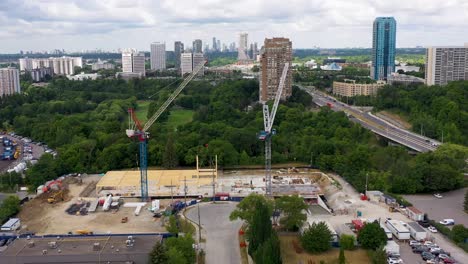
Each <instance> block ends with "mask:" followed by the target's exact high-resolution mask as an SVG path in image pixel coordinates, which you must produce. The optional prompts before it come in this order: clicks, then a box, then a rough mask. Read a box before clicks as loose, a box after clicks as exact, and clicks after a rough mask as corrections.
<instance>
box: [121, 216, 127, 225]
mask: <svg viewBox="0 0 468 264" xmlns="http://www.w3.org/2000/svg"><path fill="white" fill-rule="evenodd" d="M127 222H128V217H126V216H125V217H122V220H120V223H127Z"/></svg>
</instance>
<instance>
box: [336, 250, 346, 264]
mask: <svg viewBox="0 0 468 264" xmlns="http://www.w3.org/2000/svg"><path fill="white" fill-rule="evenodd" d="M338 263H339V264H346V258H345V254H344V249H343V248H340V256H339V257H338Z"/></svg>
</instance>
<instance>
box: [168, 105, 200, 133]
mask: <svg viewBox="0 0 468 264" xmlns="http://www.w3.org/2000/svg"><path fill="white" fill-rule="evenodd" d="M192 118H193V110H185V109H176V110H171V114H170V115H169V119H168V120H167V123H166V124H167V126H169V127H173V128H174V129H175V128H177V127H178V126H180V125H183V124H187V123H189V122H190V121H192Z"/></svg>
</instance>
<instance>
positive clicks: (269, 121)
mask: <svg viewBox="0 0 468 264" xmlns="http://www.w3.org/2000/svg"><path fill="white" fill-rule="evenodd" d="M288 69H289V63H285V64H284V68H283V72H282V74H281V79H280V83H279V85H278V90H277V91H276V95H275V101H274V102H273V107H272V109H271V112H270V111H269V107H268V105H267V104H266V103H264V104H263V125H264V130H263V131H261V132H260V135H259V139H260V140H263V141H265V185H266V186H265V187H266V188H265V192H266V195H267V196H271V195H272V190H271V137H272V136H273V135H275V134H276V130H275V129H272V127H273V123H274V121H275V116H276V111H277V110H278V105H279V101H280V99H281V94H282V93H283V88H284V83H285V82H286V77H287V75H288Z"/></svg>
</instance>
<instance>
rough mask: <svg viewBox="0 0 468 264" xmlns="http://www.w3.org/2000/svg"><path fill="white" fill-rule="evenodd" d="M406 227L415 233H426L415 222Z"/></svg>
mask: <svg viewBox="0 0 468 264" xmlns="http://www.w3.org/2000/svg"><path fill="white" fill-rule="evenodd" d="M408 225H409V226H410V227H411V228H413V229H414V231H416V232H426V230H424V228H422V226H420V225H419V224H418V223H416V222H409V223H408Z"/></svg>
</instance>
